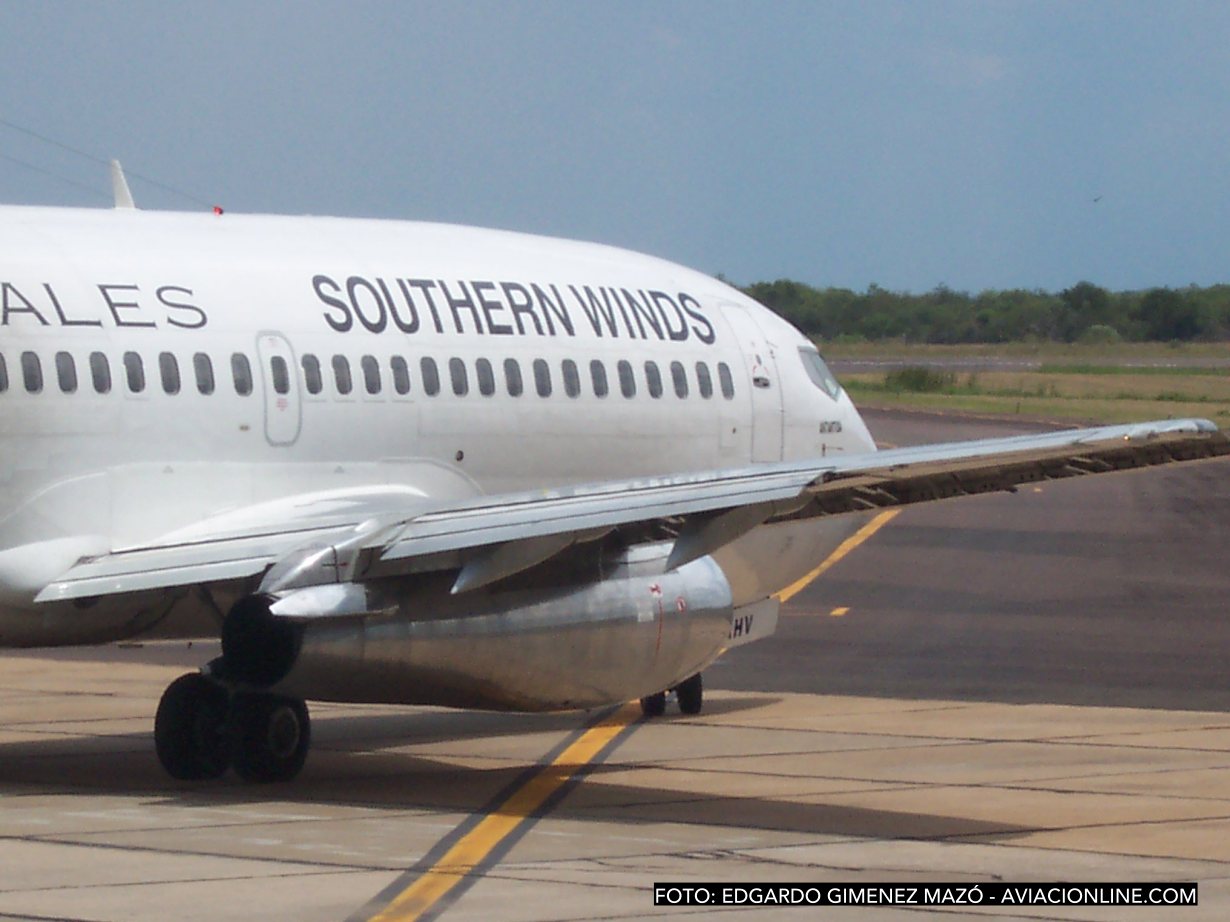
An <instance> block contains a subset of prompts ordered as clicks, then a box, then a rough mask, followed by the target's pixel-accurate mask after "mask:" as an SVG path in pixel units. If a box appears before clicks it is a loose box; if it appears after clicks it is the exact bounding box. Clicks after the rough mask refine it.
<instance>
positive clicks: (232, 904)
mask: <svg viewBox="0 0 1230 922" xmlns="http://www.w3.org/2000/svg"><path fill="white" fill-rule="evenodd" d="M868 421H869V424H870V425H871V427H872V429H873V431H874V432H875V433H876V435H877V437H878V438H880V439H882V440H883V441H886V442H890V443H894V444H909V443H912V442H917V441H937V440H945V439H959V438H975V437H982V436H987V435H994V434H1003V435H1007V434H1011V433H1012V432H1014V431H1017V429H1016V428H1013V427H1011V426H1007V425H1005V424H1002V423H997V422H985V421H982V422H980V421H971V420H959V421H958V420H948V419H941V418H934V417H924V416H915V415H892V414H869V417H868ZM1228 532H1230V463H1227V462H1225V461H1219V462H1209V463H1203V464H1198V465H1189V466H1186V467H1182V468H1171V469H1166V470H1160V471H1150V472H1146V473H1141V474H1133V475H1112V476H1108V477H1097V478H1090V479H1084V480H1081V481H1066V482H1063V483H1056V484H1053V485H1052V484H1043V485H1041V487H1039V488H1034V487H1025V488H1023V489H1022V490H1021V491H1020V492H1018V493H1016V494H1014V495H996V496H987V497H979V498H974V499H967V500H959V501H954V502H950V503H942V504H933V505H929V506H920V507H915V508H910V509H906V510H904V511H902V512H901V514H900V515H899V516H898V517H897V518H895V519H894V520H893V521H892V522H890V523H889V524H888V525H887V526H886V527H884V528H883V529H882V530H881V531H879V532H878V533H876V534H875V535H874V536H873V537H872V538H871V539H870V540H868V541H867V542H866V543H865V544H864V545H862V546H861V547H859V548H858V549H856V550H855V551H854V552H853V553H851V554H849V555H848V556H847V557H846V558H844V559H843V560H841V561H840V562H839V563H837V564H836V565H835V566H834V567H833V568H832V569H831V570H830V571H829V572H828V573H826V574H825V576H824V577H823V578H822V579H821V580H820V581H819V582H818V583H816V584H815V585H813V586H812V587H810V588H809V589H807V590H806V591H804V592H803V593H801V594H800V595H798V596H797V597H796V598H795V599H794V600H793V601H792V602H791V603H790V605H789V606H788V607H787V609H786V610H785V611H784V613H783V617H782V619H781V624H780V626H779V631H778V634H777V636H776V637H774V638H773V639H771V640H769V641H766V642H763V643H761V644H758V645H753V646H751V647H748V648H744V649H741V650H738V651H734V652H732V653H731V654H730V655H729V656H728V657H726V658H725V659H724V660H722V661H720V662H719V663H717V664H715V666H714V667H712V668H711V669H710V670H709V671H708V672H707V673H706V675H705V680H706V689H707V691H706V705H705V710H704V712H703V713H702V714H701V715H700V716H698V717H691V718H684V717H681V716H680V715H678V714H677V713H674V712H673V711H669V712H668V717H667V718H665V719H661V720H657V721H652V722H647V723H639V724H637V725H635V726H634V727H633V728H632V729H631V730H629V731H627V732H626V733H625V734H624V735H623V736H622V737H621V738H620V742H619V744H618V746H617V748H615V749H614V751H613V752H610V753H609V754H607V755H606V757H605V758H604V759H603V760H602V761H601V763H600V764H596V765H593V766H591V771H590V773H589V774H588V775H587V776H586V777H585V778H584V780H583V781H582V782H581V783H580V784H579V785H577V786H576V787H574V788H573V789H572V790H571V791H570V792H569V793H568V794H567V796H566V797H564V798H563V799H562V800H561V801H559V802H558V803H556V804H554V805H553V806H552V807H551V808H550V809H549V810H548V811H547V812H546V813H545V815H544V816H543V817H542V818H540V819H538V821H537V822H536V823H534V824H533V825H532V826H529V825H527V827H526V828H525V829H524V830H523V834H521V835H520V838H519V839H517V840H516V841H515V842H514V843H513V844H512V845H511V848H508V850H507V851H506V853H503V854H498V855H493V856H492V857H491V858H490V860H489V861H487V862H486V863H485V864H484V867H483V872H482V873H481V875H480V876H478V877H477V879H476V880H475V881H473V882H471V883H472V885H471V886H469V889H467V890H466V891H465V892H464V893H462V894H461V895H460V896H459V897H457V898H455V899H453V900H451V901H443V900H442V901H440V902H439V903H438V904H436V905H434V906H432V907H430V908H429V911H428V915H431V914H436V915H438V916H439V917H441V918H445V919H479V918H483V919H489V918H499V919H535V920H538V919H548V920H583V919H621V918H630V919H631V918H639V917H641V916H646V915H659V916H663V917H674V916H680V917H682V916H688V915H695V914H698V913H699V912H701V911H703V910H699V911H698V910H684V909H673V910H672V909H656V910H655V909H654V908H653V906H652V884H653V883H654V882H657V881H666V880H674V881H717V882H725V883H732V884H733V883H745V882H747V883H775V882H792V881H819V882H825V881H828V882H831V881H884V880H893V881H903V882H915V883H917V882H925V881H938V880H943V881H954V882H962V883H965V884H972V883H975V882H988V881H998V880H1012V881H1050V880H1094V881H1161V880H1187V881H1197V882H1198V883H1199V884H1200V905H1199V906H1198V907H1196V908H1185V909H1171V910H1155V909H1128V908H1116V909H1106V908H1102V909H1094V908H1068V909H1064V908H1059V907H1031V908H1023V909H1015V910H1013V909H1006V908H1001V909H989V908H984V909H977V908H970V907H964V908H957V909H945V910H919V909H917V908H913V909H905V908H897V909H892V908H887V907H876V908H872V909H869V908H866V907H860V908H854V907H850V908H844V909H837V910H826V911H824V914H823V917H824V918H830V917H831V918H837V919H841V918H851V919H854V918H862V919H871V918H875V919H881V918H889V919H891V918H898V917H899V918H903V919H905V918H910V919H917V918H919V917H920V916H921V917H926V916H929V915H936V916H937V917H938V916H939V915H940V914H941V912H942V913H943V915H944V917H945V918H951V917H952V916H953V915H954V914H960V915H966V914H968V915H980V916H991V917H996V918H1011V919H1024V918H1027V919H1120V918H1125V917H1127V918H1140V919H1152V918H1170V917H1176V918H1182V919H1192V920H1195V919H1221V918H1225V917H1226V916H1227V915H1228V914H1230V881H1228V880H1227V877H1228V874H1230V688H1227V682H1226V679H1225V672H1226V669H1225V663H1226V660H1227V654H1228V653H1230V620H1228V619H1227V617H1226V589H1227V587H1228V586H1230V574H1228V572H1227V562H1228V561H1227V554H1228V553H1230V552H1228V551H1227V550H1226V549H1227V546H1228V544H1227V537H1228V534H1227V533H1228ZM212 655H213V650H212V647H211V646H210V645H202V644H200V643H197V644H194V645H193V646H192V647H191V648H189V646H188V645H187V644H185V643H175V644H171V643H167V644H150V645H144V646H110V647H104V648H98V649H90V650H67V651H27V652H21V651H16V652H14V651H9V652H6V653H4V654H0V918H11V919H39V920H50V919H56V920H63V919H72V920H121V919H123V920H127V919H149V920H165V919H201V920H210V922H216V920H218V919H246V918H252V917H258V916H259V917H261V918H264V919H304V920H317V919H319V920H343V919H348V918H358V917H361V916H360V915H356V913H359V911H360V909H361V907H364V906H365V905H370V904H369V901H371V900H373V898H374V897H376V895H377V894H379V893H381V891H383V890H384V889H385V888H386V887H388V886H389V885H390V884H391V883H392V882H394V881H396V880H398V879H399V878H402V876H403V875H404V874H405V872H406V871H407V869H410V868H412V867H414V866H416V865H418V864H420V863H421V862H422V861H423V859H424V856H425V855H429V854H431V853H432V852H433V850H438V848H439V846H440V843H441V842H443V841H447V840H448V839H449V837H450V836H451V835H454V834H455V830H457V829H458V828H459V827H463V828H464V826H465V825H466V824H472V823H473V822H474V820H475V818H476V817H477V816H481V815H482V814H483V813H484V811H485V810H486V809H488V808H489V806H490V804H491V803H492V800H493V798H494V797H495V796H496V795H497V794H498V793H499V792H501V791H505V790H507V789H509V787H510V786H514V785H516V784H517V782H518V779H519V778H521V777H522V776H523V774H524V772H525V770H526V768H527V766H534V765H536V764H540V763H541V762H542V761H543V759H544V756H546V754H548V753H550V752H552V750H555V749H557V748H558V747H559V746H560V745H561V743H562V742H563V741H566V740H567V739H569V738H571V737H573V736H575V735H576V733H577V731H578V729H579V728H581V727H582V726H583V725H584V723H585V721H586V716H585V715H578V714H562V715H537V716H518V715H492V714H481V713H457V712H449V711H444V710H439V709H428V708H396V707H377V706H341V705H314V706H313V708H312V712H313V720H314V725H313V728H314V736H315V741H314V748H313V752H312V755H311V756H310V758H309V760H308V764H307V767H306V768H305V770H304V773H303V775H302V776H301V777H300V778H299V779H298V780H297V781H295V782H294V783H291V784H286V785H274V786H259V787H254V786H248V785H244V784H241V783H239V782H237V781H235V780H233V779H230V778H228V779H224V780H222V781H220V782H215V783H210V784H200V785H198V784H182V783H178V782H173V781H170V780H169V779H167V778H165V777H164V776H163V775H162V773H161V770H160V769H159V767H158V765H157V761H156V759H155V757H154V754H153V743H152V738H151V726H152V721H153V714H154V711H155V708H156V707H157V702H158V698H159V696H160V695H161V692H162V689H163V688H164V687H165V685H166V684H167V683H168V682H170V681H171V680H172V679H174V678H175V677H176V676H177V675H179V674H180V673H182V672H183V671H185V670H187V669H190V668H195V666H197V665H199V664H200V663H201V662H203V661H205V660H206V659H208V658H210V656H212ZM777 912H780V913H790V912H798V910H785V909H782V910H770V909H758V910H752V909H748V910H733V911H728V912H727V913H726V915H727V917H730V918H735V919H738V918H744V917H746V918H758V919H759V918H765V917H767V916H770V915H772V914H774V913H777ZM809 917H810V914H809Z"/></svg>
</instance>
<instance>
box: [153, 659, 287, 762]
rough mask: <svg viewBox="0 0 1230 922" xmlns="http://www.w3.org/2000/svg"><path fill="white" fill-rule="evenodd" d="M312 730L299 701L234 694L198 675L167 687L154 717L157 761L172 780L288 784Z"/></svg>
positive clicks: (254, 693) (192, 674) (256, 694)
mask: <svg viewBox="0 0 1230 922" xmlns="http://www.w3.org/2000/svg"><path fill="white" fill-rule="evenodd" d="M311 736H312V729H311V723H310V721H309V718H308V711H307V705H305V704H304V703H303V702H302V701H300V700H298V699H297V698H282V697H280V696H278V695H270V694H265V693H263V692H235V691H231V690H229V689H228V688H226V686H224V685H222V684H220V683H218V682H216V681H215V680H213V679H211V678H209V677H208V676H205V675H201V674H199V673H191V674H189V675H185V676H180V677H179V678H178V679H176V680H175V681H174V682H172V683H171V684H170V686H169V687H168V688H167V690H166V692H164V693H163V696H162V701H160V702H159V704H158V714H157V716H156V717H155V718H154V747H155V748H156V749H157V751H158V761H160V762H161V763H162V767H163V768H165V769H166V770H167V773H168V774H169V775H170V776H171V777H172V778H178V779H180V780H181V781H200V780H204V779H207V778H218V777H221V776H222V775H223V774H224V773H225V772H226V770H227V768H229V767H233V768H234V769H235V774H237V775H239V777H240V778H243V779H244V780H245V781H289V780H290V779H291V778H293V777H295V775H297V774H299V770H300V769H301V768H303V762H304V760H305V759H306V758H307V751H308V745H309V743H310V742H311Z"/></svg>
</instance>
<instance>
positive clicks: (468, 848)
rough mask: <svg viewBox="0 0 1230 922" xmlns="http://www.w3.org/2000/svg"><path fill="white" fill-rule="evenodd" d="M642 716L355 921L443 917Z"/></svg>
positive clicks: (547, 768)
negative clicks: (444, 912)
mask: <svg viewBox="0 0 1230 922" xmlns="http://www.w3.org/2000/svg"><path fill="white" fill-rule="evenodd" d="M899 511H900V510H897V509H887V510H885V511H883V512H881V513H879V514H878V515H877V516H876V517H875V518H873V519H872V520H871V521H870V522H868V523H867V524H866V525H864V526H863V527H862V528H860V529H859V530H858V531H857V532H855V533H854V534H853V535H851V536H850V537H849V538H847V539H846V540H845V541H843V542H842V543H841V544H840V545H838V547H837V549H836V550H834V551H833V553H831V554H830V555H829V556H828V557H826V558H825V559H824V561H823V562H822V563H821V564H820V565H819V566H818V567H816V568H815V569H814V570H812V571H811V572H810V573H808V574H807V575H806V576H804V577H803V578H802V579H800V580H798V581H797V582H795V583H793V584H792V585H790V586H787V587H786V588H785V589H783V590H782V591H781V592H779V593H778V594H777V598H778V599H780V600H781V601H782V602H788V601H790V599H792V598H794V597H795V596H796V595H798V594H799V593H800V592H802V591H803V590H804V589H806V588H807V587H808V586H809V585H811V583H812V582H814V581H815V580H816V579H817V578H818V577H820V576H821V575H822V574H824V573H825V572H826V571H827V570H828V569H829V568H831V567H832V566H833V565H834V564H836V563H837V562H838V561H839V560H841V559H842V558H843V557H845V556H846V555H847V554H849V553H850V552H851V551H853V550H854V549H855V548H857V547H858V546H859V545H860V544H862V543H863V542H865V541H867V539H869V538H870V537H871V536H872V535H874V534H875V533H876V532H877V531H879V530H880V529H881V528H883V527H884V526H885V525H887V524H888V523H889V522H890V521H892V519H893V518H894V517H895V516H896V515H897V513H898V512H899ZM848 610H849V609H834V610H833V614H834V615H836V614H837V612H838V611H840V612H841V613H842V614H843V615H844V614H845V613H846V612H847V611H848ZM639 714H640V709H639V707H638V706H637V705H636V704H635V703H629V704H625V705H623V706H622V707H620V708H617V709H615V710H613V711H609V712H607V713H606V714H605V715H603V716H601V717H599V718H598V720H597V721H595V722H594V724H593V725H591V726H590V727H589V728H588V729H585V730H582V731H580V734H579V735H578V736H576V737H575V738H573V739H572V741H571V742H568V741H565V743H563V744H561V745H562V749H560V750H559V751H558V755H554V757H552V754H550V753H548V755H547V756H546V757H545V758H544V759H543V761H542V762H541V763H539V764H538V765H537V766H535V767H534V768H533V769H531V770H530V772H529V773H528V774H527V776H523V777H522V778H520V779H518V780H517V781H516V782H515V783H514V784H512V785H511V786H510V787H509V788H506V789H505V791H504V792H501V794H500V795H498V796H497V797H496V798H495V801H494V805H493V806H492V807H491V808H490V809H488V810H484V811H481V812H480V813H477V814H475V817H476V818H477V820H476V822H475V823H474V824H473V825H470V824H462V826H461V827H458V829H457V830H456V831H455V833H456V841H453V842H451V844H450V840H451V839H453V838H454V837H453V836H450V837H448V838H447V839H446V840H445V841H444V842H442V843H440V846H437V848H436V849H433V852H432V853H429V855H428V856H427V858H426V859H425V860H424V861H423V862H420V865H419V866H418V867H415V868H412V869H411V870H410V871H408V872H406V873H405V874H403V875H402V876H401V877H399V878H398V879H397V880H395V881H394V882H393V883H392V884H391V885H390V886H389V887H386V888H385V890H384V891H383V892H381V893H380V894H379V895H378V896H377V897H376V898H375V899H374V900H372V901H371V902H370V903H368V904H367V906H365V907H363V909H361V910H360V911H359V912H358V913H356V914H355V915H353V916H351V922H415V920H422V919H430V918H434V917H436V916H438V915H439V914H440V913H441V912H443V911H444V909H445V908H447V907H448V905H450V904H451V903H452V902H453V901H454V900H456V899H457V898H458V897H460V896H461V894H462V893H464V892H465V891H466V890H468V889H469V888H470V887H471V886H473V885H474V883H476V882H477V881H478V879H479V878H480V877H481V876H482V874H483V872H485V871H486V870H487V869H488V868H489V867H491V866H492V865H493V864H494V863H495V862H496V861H497V860H499V858H500V857H502V856H503V855H504V854H505V853H507V852H508V850H509V849H511V848H512V847H513V845H515V844H516V843H517V842H518V841H519V840H520V839H521V838H522V836H524V835H525V834H526V833H527V832H528V831H529V829H530V827H531V826H533V825H534V823H535V822H536V821H537V820H538V819H540V818H541V817H542V816H544V815H546V813H547V812H549V811H550V809H551V808H552V807H554V806H555V805H556V804H557V803H558V802H559V801H560V800H562V799H563V797H564V796H565V795H566V794H567V793H568V791H569V790H571V788H572V787H573V786H574V785H575V784H576V783H578V782H579V781H580V780H581V778H582V776H583V774H584V772H585V771H586V770H587V769H588V768H590V767H591V766H592V765H595V764H597V763H598V762H600V761H601V760H602V759H603V758H605V757H606V756H607V755H609V754H610V753H611V752H612V751H613V750H614V749H615V747H616V746H617V745H618V744H619V743H620V742H622V741H623V739H624V738H625V736H626V734H627V733H628V732H629V731H630V730H631V729H632V728H633V727H634V726H636V723H637V718H638V716H639ZM467 827H468V828H467ZM441 847H445V850H444V852H443V854H441V855H440V856H439V857H435V853H436V852H438V851H439V850H440V848H441Z"/></svg>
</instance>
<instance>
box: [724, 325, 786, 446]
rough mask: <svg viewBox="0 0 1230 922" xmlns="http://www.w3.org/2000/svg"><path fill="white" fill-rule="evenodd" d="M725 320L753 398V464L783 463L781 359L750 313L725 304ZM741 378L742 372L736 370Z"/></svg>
mask: <svg viewBox="0 0 1230 922" xmlns="http://www.w3.org/2000/svg"><path fill="white" fill-rule="evenodd" d="M722 316H724V317H725V318H726V320H727V321H728V322H729V323H730V326H731V329H732V330H733V331H734V334H735V339H736V341H737V342H738V344H739V351H740V352H741V353H742V354H743V364H744V371H745V372H746V383H744V384H743V388H744V389H746V390H747V391H748V392H749V393H750V394H751V403H752V460H753V461H780V460H781V459H782V413H783V408H782V386H781V381H780V380H778V375H777V357H776V356H775V355H774V351H773V346H772V345H771V344H770V343H769V341H768V340H767V339H765V335H764V332H763V331H762V330H761V329H760V325H759V324H758V323H756V320H755V318H753V317H752V316H751V315H750V314H749V313H748V312H747V311H745V310H744V309H743V308H741V307H739V306H738V305H737V304H729V303H727V304H723V305H722ZM734 371H735V374H736V375H737V374H738V369H735V370H734Z"/></svg>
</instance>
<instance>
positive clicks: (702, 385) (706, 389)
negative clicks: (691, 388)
mask: <svg viewBox="0 0 1230 922" xmlns="http://www.w3.org/2000/svg"><path fill="white" fill-rule="evenodd" d="M696 386H697V388H699V389H700V395H701V396H702V397H704V398H705V399H706V400H708V399H709V398H710V397H712V396H713V378H712V376H710V374H709V366H708V365H706V364H705V363H704V362H697V363H696Z"/></svg>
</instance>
